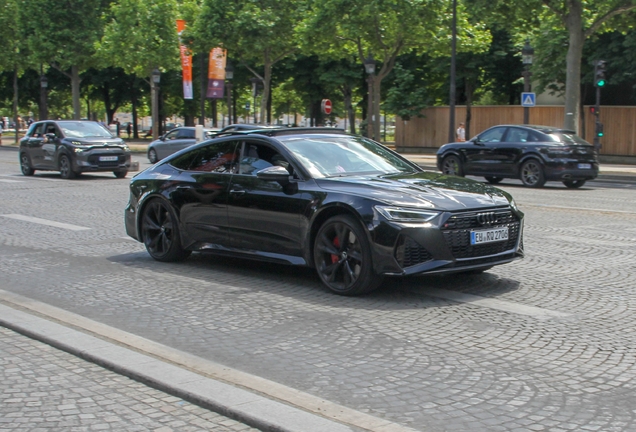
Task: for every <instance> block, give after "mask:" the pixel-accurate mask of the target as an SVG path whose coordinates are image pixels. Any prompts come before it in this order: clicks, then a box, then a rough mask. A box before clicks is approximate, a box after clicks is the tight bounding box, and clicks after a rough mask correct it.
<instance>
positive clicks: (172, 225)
mask: <svg viewBox="0 0 636 432" xmlns="http://www.w3.org/2000/svg"><path fill="white" fill-rule="evenodd" d="M141 235H142V239H143V242H144V245H145V246H146V250H147V251H148V253H149V254H150V256H151V257H153V258H154V259H156V260H157V261H164V262H170V261H181V260H184V259H186V258H187V257H188V256H190V253H191V252H190V251H186V250H184V249H183V248H182V247H181V237H180V236H179V226H178V221H177V217H176V216H175V213H174V211H173V210H172V209H171V208H170V206H169V205H168V204H167V203H166V202H164V201H162V200H159V199H153V200H152V201H150V202H149V203H148V204H147V205H146V207H145V208H144V211H143V216H142V217H141Z"/></svg>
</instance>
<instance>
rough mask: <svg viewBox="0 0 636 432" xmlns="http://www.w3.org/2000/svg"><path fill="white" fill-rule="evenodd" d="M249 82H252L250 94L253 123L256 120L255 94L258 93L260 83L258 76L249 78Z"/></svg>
mask: <svg viewBox="0 0 636 432" xmlns="http://www.w3.org/2000/svg"><path fill="white" fill-rule="evenodd" d="M250 82H251V83H252V96H254V123H257V122H256V96H257V95H258V85H259V84H260V83H261V80H260V78H256V77H252V78H250Z"/></svg>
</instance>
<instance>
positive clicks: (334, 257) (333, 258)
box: [331, 237, 340, 264]
mask: <svg viewBox="0 0 636 432" xmlns="http://www.w3.org/2000/svg"><path fill="white" fill-rule="evenodd" d="M333 245H334V246H335V247H337V248H338V249H340V240H338V237H335V238H334V239H333ZM337 262H338V255H334V254H331V264H335V263H337Z"/></svg>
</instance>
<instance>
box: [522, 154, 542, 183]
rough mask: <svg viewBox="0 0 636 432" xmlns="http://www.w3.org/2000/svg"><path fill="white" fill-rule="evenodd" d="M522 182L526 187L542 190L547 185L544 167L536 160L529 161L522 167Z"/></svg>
mask: <svg viewBox="0 0 636 432" xmlns="http://www.w3.org/2000/svg"><path fill="white" fill-rule="evenodd" d="M521 182H522V183H523V185H524V186H528V187H533V188H540V187H541V186H543V185H544V184H545V176H544V175H543V167H542V166H541V163H540V162H539V161H538V160H536V159H528V160H527V161H525V162H524V163H523V165H521Z"/></svg>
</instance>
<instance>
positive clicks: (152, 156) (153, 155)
mask: <svg viewBox="0 0 636 432" xmlns="http://www.w3.org/2000/svg"><path fill="white" fill-rule="evenodd" d="M148 161H150V163H151V164H154V163H157V161H159V158H158V157H157V150H155V149H153V148H151V149H150V150H148Z"/></svg>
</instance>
